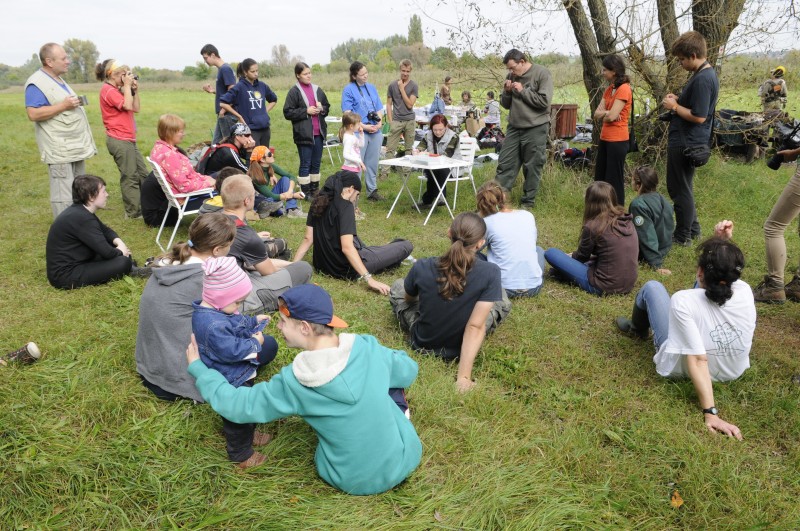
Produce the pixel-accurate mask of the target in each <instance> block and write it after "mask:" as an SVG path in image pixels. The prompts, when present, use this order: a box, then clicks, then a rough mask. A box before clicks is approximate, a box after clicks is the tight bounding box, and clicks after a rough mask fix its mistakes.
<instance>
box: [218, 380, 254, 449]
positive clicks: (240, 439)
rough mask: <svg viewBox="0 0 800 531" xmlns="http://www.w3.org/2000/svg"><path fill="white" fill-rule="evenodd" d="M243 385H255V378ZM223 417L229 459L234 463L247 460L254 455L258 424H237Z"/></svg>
mask: <svg viewBox="0 0 800 531" xmlns="http://www.w3.org/2000/svg"><path fill="white" fill-rule="evenodd" d="M242 387H253V380H249V381H247V382H245V383H243V384H242ZM221 418H222V433H224V434H225V448H226V450H227V451H228V459H230V460H231V461H233V462H234V463H241V462H242V461H247V460H248V459H250V456H251V455H253V453H254V452H255V450H253V436H254V435H255V433H256V425H255V424H254V423H251V422H248V423H247V424H237V423H235V422H231V421H230V420H228V419H226V418H225V417H221Z"/></svg>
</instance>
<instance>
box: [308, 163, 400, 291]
mask: <svg viewBox="0 0 800 531" xmlns="http://www.w3.org/2000/svg"><path fill="white" fill-rule="evenodd" d="M360 193H361V179H360V178H359V177H358V175H357V174H355V173H353V172H350V171H339V172H337V173H336V174H334V175H331V176H330V177H328V179H327V180H326V181H325V186H323V187H322V190H320V191H319V193H318V194H317V197H315V198H314V202H313V203H311V207H309V214H308V220H307V221H306V234H305V237H304V238H303V241H302V243H300V246H299V247H298V248H297V254H296V255H295V257H294V261H295V262H299V261H300V260H302V259H303V257H304V256H305V254H306V252H308V250H309V249H310V248H311V246H312V245H313V246H314V269H316V270H317V271H321V272H323V273H326V274H328V275H331V276H332V277H336V278H343V279H348V280H355V279H359V280H364V281H366V283H367V286H369V288H370V289H373V290H375V291H377V292H379V293H381V294H382V295H388V293H389V286H387V285H386V284H384V283H382V282H378V281H377V280H375V279H374V278H372V275H373V274H375V273H379V272H381V271H383V270H385V269H389V268H392V267H396V266H398V265H400V263H401V262H402V261H403V260H405V259H406V258H407V257H408V256H410V255H411V251H412V250H413V249H414V246H413V245H412V244H411V242H410V241H408V240H403V239H395V240H393V241H391V242H389V243H387V244H386V245H375V246H366V245H364V244H363V243H362V242H361V240H360V239H359V237H358V234H356V212H355V204H356V202H357V201H358V196H359V194H360Z"/></svg>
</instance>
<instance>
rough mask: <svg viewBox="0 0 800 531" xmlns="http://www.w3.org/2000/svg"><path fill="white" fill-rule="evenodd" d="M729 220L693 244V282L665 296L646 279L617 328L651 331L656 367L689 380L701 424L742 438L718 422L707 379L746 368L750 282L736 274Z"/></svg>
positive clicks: (751, 320) (722, 378)
mask: <svg viewBox="0 0 800 531" xmlns="http://www.w3.org/2000/svg"><path fill="white" fill-rule="evenodd" d="M732 234H733V223H732V222H730V221H727V220H725V221H722V222H720V223H718V224H717V226H716V227H715V235H714V236H713V237H712V238H710V239H708V240H706V241H705V242H703V243H702V244H701V245H700V246H699V248H698V260H697V283H696V284H695V287H694V288H693V289H688V290H683V291H679V292H677V293H675V294H674V295H673V296H672V298H670V296H669V294H668V293H667V290H666V288H664V286H663V285H662V284H661V283H660V282H657V281H654V280H651V281H649V282H647V283H646V284H645V285H644V286H643V287H642V289H640V290H639V293H637V294H636V302H635V304H634V306H633V314H632V315H631V318H630V319H627V318H624V317H618V318H617V320H616V323H617V327H618V328H619V329H620V330H621V331H623V332H625V333H627V334H629V335H633V336H638V337H641V338H646V337H647V336H648V334H649V330H650V328H652V329H653V343H655V346H656V355H655V356H654V357H653V361H654V362H655V364H656V371H657V372H658V374H660V375H661V376H665V377H667V378H686V377H688V378H690V379H691V380H692V383H693V384H694V388H695V391H696V392H697V396H698V399H699V401H700V407H701V408H702V409H703V416H704V418H705V424H706V427H707V428H708V429H709V431H711V432H714V433H716V432H719V433H724V434H725V435H728V436H730V437H736V438H737V439H739V440H741V439H742V433H741V431H740V430H739V428H738V427H737V426H735V425H734V424H731V423H729V422H726V421H724V420H722V418H721V417H720V416H719V412H718V410H717V408H716V406H715V403H714V389H713V387H712V382H727V381H730V380H735V379H737V378H738V377H739V376H741V375H742V373H744V371H745V370H747V369H748V368H749V367H750V348H751V346H752V344H753V332H754V331H755V327H756V308H755V301H754V300H753V292H752V290H751V289H750V286H748V285H747V283H745V282H744V281H742V280H740V279H739V277H740V276H741V274H742V269H743V268H744V254H742V251H741V250H740V249H739V248H738V247H737V246H736V244H735V243H733V242H732V241H730V237H731V235H732Z"/></svg>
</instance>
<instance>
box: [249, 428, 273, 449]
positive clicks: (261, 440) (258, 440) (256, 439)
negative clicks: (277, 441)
mask: <svg viewBox="0 0 800 531" xmlns="http://www.w3.org/2000/svg"><path fill="white" fill-rule="evenodd" d="M272 438H273V437H272V434H271V433H263V432H260V431H257V432H255V433H254V434H253V446H266V445H268V444H269V443H271V442H272Z"/></svg>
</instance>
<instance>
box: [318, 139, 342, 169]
mask: <svg viewBox="0 0 800 531" xmlns="http://www.w3.org/2000/svg"><path fill="white" fill-rule="evenodd" d="M341 145H342V143H341V142H339V139H338V138H337V137H336V136H334V135H328V138H326V139H325V140H323V141H322V147H323V149H325V151H327V152H328V157H329V158H330V159H331V166H334V167H335V166H336V165H335V164H334V163H333V155H332V152H334V151H335V152H336V158H338V159H339V164H341V163H342V155H341V154H340V153H339V150H338V149H336V148H337V147H339V146H341Z"/></svg>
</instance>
